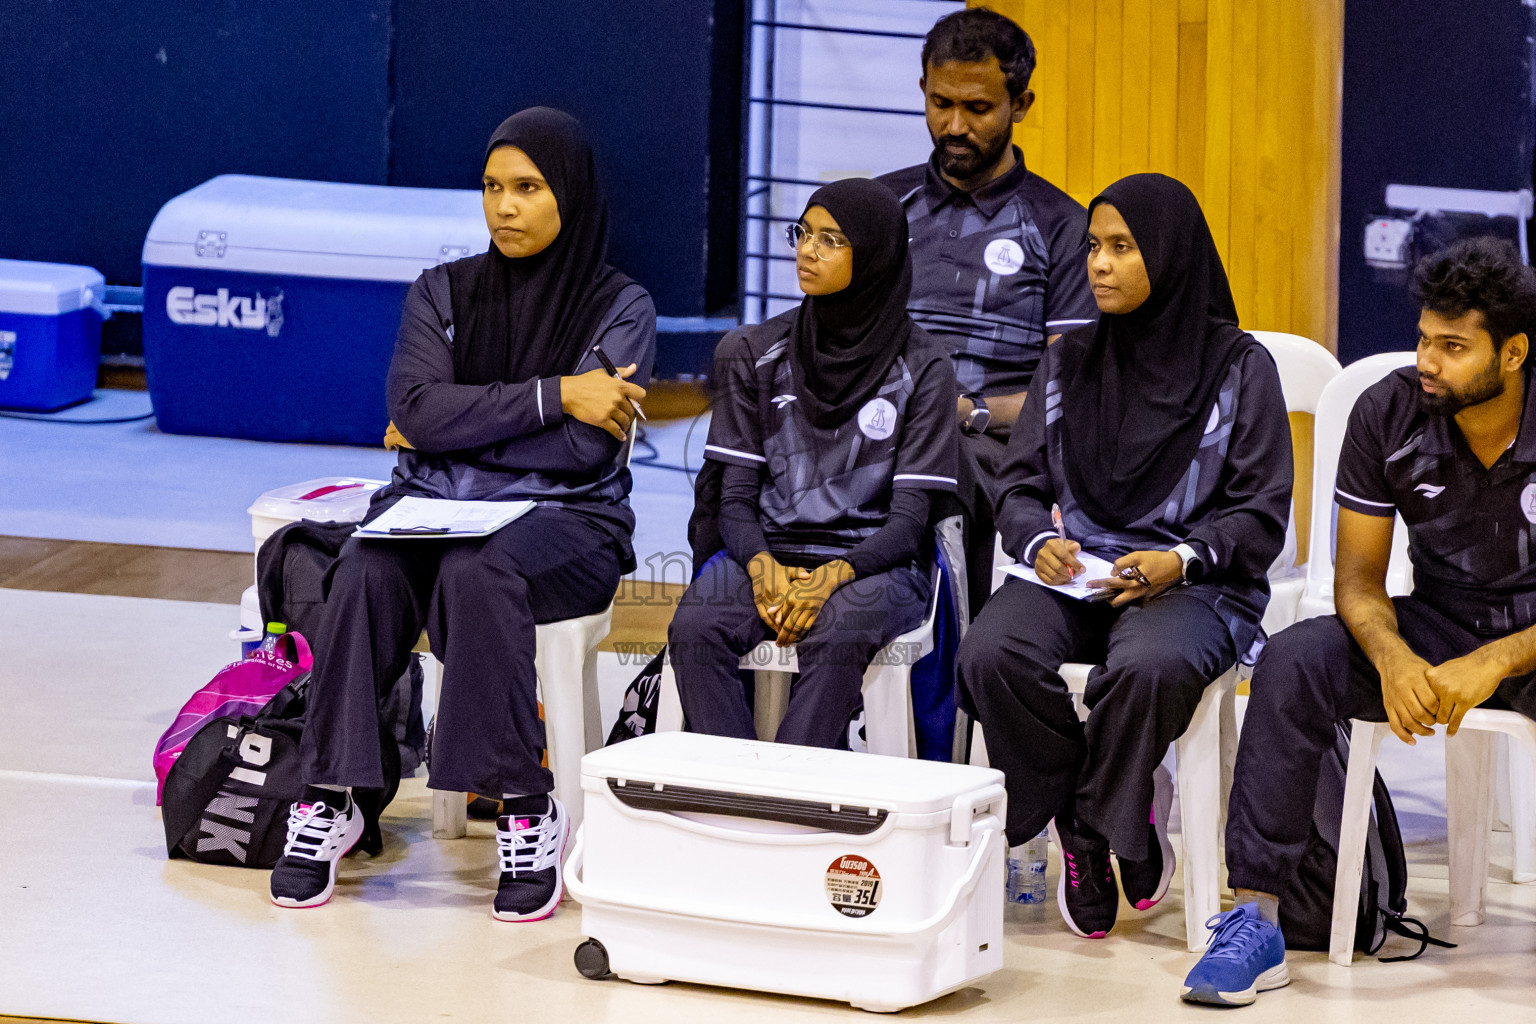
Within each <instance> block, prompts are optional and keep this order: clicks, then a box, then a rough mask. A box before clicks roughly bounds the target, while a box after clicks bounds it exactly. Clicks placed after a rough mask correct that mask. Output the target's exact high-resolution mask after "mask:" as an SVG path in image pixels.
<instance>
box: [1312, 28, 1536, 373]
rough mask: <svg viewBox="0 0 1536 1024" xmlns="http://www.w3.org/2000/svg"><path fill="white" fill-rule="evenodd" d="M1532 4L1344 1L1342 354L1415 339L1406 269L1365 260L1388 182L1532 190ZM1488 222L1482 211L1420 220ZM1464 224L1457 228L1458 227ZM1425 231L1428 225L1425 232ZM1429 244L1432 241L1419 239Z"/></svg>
mask: <svg viewBox="0 0 1536 1024" xmlns="http://www.w3.org/2000/svg"><path fill="white" fill-rule="evenodd" d="M1530 33H1531V12H1530V10H1529V9H1527V8H1526V7H1525V6H1524V5H1523V4H1522V2H1521V0H1471V2H1469V3H1444V2H1442V0H1348V2H1347V3H1345V5H1344V99H1343V125H1342V127H1343V149H1342V154H1341V157H1342V163H1341V182H1340V186H1341V187H1340V252H1339V358H1340V360H1342V361H1343V362H1346V363H1348V362H1351V361H1353V360H1355V359H1358V358H1360V357H1361V356H1363V355H1369V354H1371V353H1373V352H1389V351H1402V350H1405V349H1409V348H1412V347H1413V346H1414V344H1415V341H1416V338H1417V332H1416V328H1415V324H1416V323H1417V321H1418V308H1417V306H1415V305H1414V303H1413V302H1412V300H1411V299H1410V298H1409V296H1408V292H1407V288H1406V287H1405V281H1404V280H1403V275H1390V274H1383V273H1380V272H1377V271H1375V270H1373V269H1372V268H1370V267H1368V266H1367V265H1366V263H1365V257H1364V231H1365V225H1366V224H1367V222H1368V221H1369V220H1370V219H1371V217H1372V216H1374V215H1376V214H1379V213H1385V212H1386V210H1385V208H1384V206H1383V196H1384V193H1385V190H1386V186H1387V185H1389V184H1402V185H1436V186H1441V187H1445V188H1475V189H1490V190H1495V191H1501V192H1503V191H1513V190H1515V189H1521V188H1530V187H1531V159H1532V155H1531V154H1532V108H1531V67H1530V60H1529V52H1530V43H1529V40H1528V36H1529V35H1530ZM1426 227H1427V228H1431V229H1433V230H1434V232H1435V233H1436V234H1437V235H1438V236H1439V238H1438V240H1439V241H1443V240H1445V235H1444V233H1445V232H1451V233H1452V234H1466V233H1468V232H1480V231H1490V230H1491V231H1494V233H1500V234H1507V235H1509V236H1510V237H1511V238H1512V237H1513V233H1514V227H1513V222H1512V221H1510V220H1508V219H1504V220H1502V221H1493V222H1490V221H1487V220H1486V219H1483V218H1478V219H1477V220H1471V221H1466V222H1460V223H1458V224H1456V225H1452V224H1449V223H1442V224H1438V225H1426ZM1458 229H1459V230H1458ZM1426 233H1428V232H1426ZM1426 242H1429V243H1430V244H1433V240H1430V239H1426Z"/></svg>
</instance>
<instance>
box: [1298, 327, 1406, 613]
mask: <svg viewBox="0 0 1536 1024" xmlns="http://www.w3.org/2000/svg"><path fill="white" fill-rule="evenodd" d="M1414 358H1415V357H1414V353H1412V352H1383V353H1380V354H1379V355H1374V356H1366V357H1365V358H1364V359H1360V360H1358V361H1356V362H1353V363H1350V364H1349V365H1348V366H1346V367H1344V369H1343V371H1342V372H1340V373H1339V374H1338V375H1337V376H1336V377H1334V378H1333V380H1332V381H1330V382H1329V383H1328V385H1327V386H1326V387H1325V388H1323V393H1322V396H1321V398H1320V399H1319V402H1318V409H1317V420H1316V423H1315V424H1314V426H1313V445H1312V536H1313V543H1312V551H1311V554H1312V557H1311V558H1309V559H1308V560H1307V589H1306V596H1305V597H1304V598H1303V602H1304V609H1305V608H1306V607H1308V606H1310V607H1311V609H1312V610H1311V614H1326V613H1329V612H1331V611H1332V609H1333V558H1334V533H1335V526H1336V519H1335V516H1334V502H1333V484H1334V479H1335V477H1337V476H1338V472H1339V452H1340V451H1341V450H1342V449H1343V447H1344V431H1345V428H1347V427H1348V426H1349V414H1350V412H1351V411H1353V410H1354V408H1355V402H1356V400H1358V399H1359V397H1360V395H1361V393H1362V392H1364V391H1365V389H1366V388H1368V387H1370V386H1371V385H1372V384H1375V383H1376V382H1377V381H1379V380H1381V379H1382V378H1383V377H1385V376H1386V375H1387V374H1389V373H1391V372H1392V371H1393V370H1395V369H1397V368H1398V367H1401V366H1412V365H1413V363H1414ZM1412 585H1413V584H1412V569H1411V567H1410V566H1409V564H1408V533H1407V531H1406V530H1405V529H1404V527H1403V520H1402V517H1401V516H1399V517H1398V519H1397V522H1396V524H1395V525H1394V527H1393V530H1392V560H1391V562H1390V563H1389V564H1388V566H1387V593H1389V594H1393V595H1399V594H1406V593H1408V591H1409V590H1411V589H1412ZM1324 601H1326V607H1324V606H1323V605H1322V602H1324ZM1301 617H1305V615H1303V616H1301Z"/></svg>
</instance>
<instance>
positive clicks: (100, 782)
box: [0, 768, 155, 789]
mask: <svg viewBox="0 0 1536 1024" xmlns="http://www.w3.org/2000/svg"><path fill="white" fill-rule="evenodd" d="M0 781H12V782H36V783H44V782H57V783H63V784H64V785H66V786H111V787H113V788H114V789H154V788H155V783H153V782H145V781H144V780H142V779H107V778H102V777H101V776H100V775H68V774H65V773H63V772H28V771H20V770H17V769H12V768H0Z"/></svg>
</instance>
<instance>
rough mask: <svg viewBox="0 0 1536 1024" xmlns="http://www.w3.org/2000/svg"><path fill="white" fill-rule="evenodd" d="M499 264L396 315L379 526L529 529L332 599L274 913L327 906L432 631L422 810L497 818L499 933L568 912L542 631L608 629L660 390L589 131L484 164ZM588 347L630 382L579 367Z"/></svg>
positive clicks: (416, 543) (413, 563)
mask: <svg viewBox="0 0 1536 1024" xmlns="http://www.w3.org/2000/svg"><path fill="white" fill-rule="evenodd" d="M482 190H483V195H484V206H485V219H486V223H487V225H488V227H489V228H490V232H491V241H492V245H491V247H490V249H489V250H488V251H486V252H485V253H482V254H481V255H479V256H472V257H470V258H468V259H463V260H459V261H457V262H454V263H449V264H447V265H444V266H439V267H434V268H432V269H431V270H428V271H426V272H425V273H423V274H422V275H421V277H420V278H418V279H417V281H416V283H415V285H414V286H412V288H411V290H410V293H409V295H408V296H407V298H406V303H405V312H404V315H403V317H402V319H401V325H400V335H399V339H398V341H397V343H396V346H395V354H394V359H393V361H392V362H391V364H390V369H389V377H388V384H387V396H386V397H387V403H388V407H389V411H390V414H391V416H392V419H393V422H392V424H391V433H390V437H391V438H392V439H393V440H394V441H395V443H397V444H401V443H402V442H403V446H402V448H401V452H400V463H399V467H398V468H397V469H396V470H395V473H394V479H393V481H392V482H391V483H390V485H389V487H387V488H385V489H383V490H381V491H380V492H379V494H378V495H377V496H376V497H375V499H374V504H373V508H372V509H371V511H370V517H372V516H376V515H377V514H379V513H380V512H382V511H383V509H384V508H385V507H387V506H388V505H390V504H392V503H393V501H394V500H395V499H398V498H399V497H401V496H404V495H418V496H424V497H430V498H455V499H476V500H490V501H513V500H523V499H532V500H535V501H537V502H538V504H537V506H536V507H535V508H533V509H532V511H530V512H528V513H527V514H525V515H524V516H522V517H521V518H519V519H516V520H514V521H513V522H512V523H510V524H508V525H507V526H504V527H502V528H501V529H500V530H498V531H497V532H495V533H493V534H491V535H490V536H489V537H485V538H476V539H460V540H433V539H422V538H411V539H400V540H394V539H390V540H360V539H356V538H354V539H352V540H349V541H348V542H347V545H346V547H345V548H343V549H342V553H341V557H340V559H339V561H338V562H337V563H336V566H335V569H334V571H333V575H332V577H331V579H330V581H329V589H328V592H327V595H326V602H325V610H324V618H323V622H324V627H323V630H322V632H321V635H320V637H319V643H318V646H317V650H316V652H315V671H314V677H313V680H312V682H311V684H310V690H309V711H308V721H307V723H306V726H305V730H304V740H303V747H302V771H303V776H304V780H305V782H306V783H307V784H308V786H307V789H306V792H305V795H304V797H303V799H302V800H300V802H298V803H296V804H294V806H293V811H292V814H291V817H290V819H289V823H288V842H287V846H286V848H285V850H284V855H283V857H282V859H281V860H280V861H279V862H278V864H277V867H276V868H275V869H274V870H273V872H272V884H271V889H272V900H273V902H274V903H276V904H278V905H279V906H287V907H307V906H317V905H319V904H321V903H324V902H325V901H326V900H328V899H329V898H330V896H331V892H332V889H333V887H334V885H335V880H336V864H337V861H339V860H340V858H341V857H342V856H343V855H344V854H345V853H346V852H347V850H348V849H349V848H350V847H351V846H352V845H353V844H354V843H355V842H356V841H357V837H358V835H359V834H360V833H361V830H362V819H361V815H360V813H359V810H358V807H357V804H356V803H355V802H354V800H353V797H352V793H351V788H352V787H358V788H370V787H377V786H380V785H381V784H382V783H383V781H384V780H383V777H382V771H381V768H380V763H381V762H380V743H379V725H378V720H377V710H376V709H377V705H378V702H379V701H380V700H381V699H382V697H383V695H384V694H385V693H386V692H387V689H388V687H389V686H390V685H391V684H392V683H393V681H394V680H396V679H398V678H399V677H400V674H401V673H402V672H403V671H404V670H405V668H406V663H407V659H409V658H410V657H411V656H412V655H411V648H412V646H413V645H415V643H416V641H417V639H418V638H419V637H420V635H421V631H422V629H423V628H425V629H426V631H427V635H428V637H429V640H430V642H431V645H432V650H433V652H434V653H436V654H437V656H438V658H439V659H440V660H441V661H442V662H443V665H444V678H443V686H442V696H441V701H440V703H439V705H438V708H437V725H436V730H435V734H434V738H433V749H432V760H431V775H430V777H429V778H428V781H427V784H428V785H429V786H430V787H432V788H434V789H444V790H451V791H460V792H465V791H467V792H474V793H487V794H501V795H504V796H505V797H506V801H505V810H506V817H503V818H501V819H500V820H499V821H498V822H497V841H498V844H499V848H500V855H501V857H500V860H501V879H500V886H499V890H498V892H497V894H496V899H495V903H494V908H493V913H494V915H495V916H496V917H497V918H498V919H500V920H508V921H526V920H536V919H538V918H541V917H546V916H548V915H549V914H550V913H552V912H553V910H554V908H555V905H556V904H557V903H558V902H559V899H560V893H561V885H560V870H559V857H560V850H561V847H562V845H563V843H564V840H565V836H566V832H567V828H568V819H567V817H566V814H565V810H564V808H563V807H561V806H560V803H559V802H558V801H557V800H555V798H554V796H553V795H552V794H551V792H550V791H551V790H552V789H553V778H552V777H551V775H550V772H549V770H548V769H547V768H544V767H543V766H542V765H541V763H540V761H541V756H542V751H543V748H544V745H545V743H544V727H543V723H542V722H541V721H540V720H539V710H538V702H537V699H536V696H535V678H534V667H533V658H534V625H535V623H540V622H552V621H556V620H561V619H569V618H574V617H577V616H582V615H590V614H592V613H595V612H599V611H601V610H602V609H603V608H605V607H607V605H608V603H609V602H610V601H612V600H613V595H614V591H615V589H616V588H617V586H618V581H619V577H620V575H621V574H622V573H624V572H627V571H629V570H630V569H632V568H633V567H634V554H633V552H632V550H631V547H630V536H631V533H632V532H633V530H634V515H633V513H632V512H631V511H630V508H629V502H628V494H629V490H630V475H629V470H628V468H627V464H626V460H625V453H624V445H625V441H626V438H627V432H628V430H629V426H630V419H631V417H632V416H633V415H634V411H633V410H634V405H633V404H632V403H634V402H636V401H638V400H639V399H640V398H642V397H643V396H644V394H645V392H644V390H643V389H642V388H641V387H640V386H639V385H640V384H641V383H643V382H644V381H645V380H646V379H647V378H648V377H649V375H650V371H651V363H652V360H653V358H654V355H655V349H656V314H655V309H654V307H653V306H652V304H651V299H650V296H649V295H648V294H647V293H646V291H645V290H644V289H643V288H641V287H640V286H639V285H637V284H635V283H634V282H633V281H631V280H629V279H628V278H627V277H625V276H624V275H623V274H621V273H619V272H618V271H617V270H615V269H614V268H613V267H611V266H609V265H608V264H607V263H606V262H605V254H606V249H607V241H608V212H607V205H606V203H605V202H604V200H603V195H602V192H601V190H600V189H599V187H598V180H597V170H596V164H595V162H594V160H593V156H592V151H591V148H590V147H589V146H588V145H587V143H586V141H585V140H584V139H583V137H582V134H581V128H580V125H579V124H577V122H576V121H575V119H574V118H572V117H570V116H569V115H567V114H564V113H561V112H559V111H556V110H551V109H548V108H542V107H536V108H532V109H529V110H524V111H522V112H520V113H518V114H514V115H513V116H512V117H510V118H508V119H507V120H506V121H505V122H503V123H502V124H501V126H500V127H499V128H497V129H496V132H495V134H494V135H492V136H491V140H490V143H489V145H488V146H487V147H486V155H485V163H484V168H483V177H482ZM599 343H600V344H601V345H602V347H603V349H604V350H605V352H606V353H607V354H608V355H609V357H610V358H611V359H612V360H613V362H614V363H616V364H618V365H619V366H620V367H622V371H621V372H622V374H623V376H624V377H626V378H628V379H627V380H619V379H616V378H613V377H611V376H609V375H608V374H607V373H606V372H604V370H603V369H602V367H601V366H600V365H599V363H598V360H597V359H596V357H595V356H594V355H593V353H592V351H591V350H592V346H593V345H594V344H599Z"/></svg>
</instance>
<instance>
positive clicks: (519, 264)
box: [448, 107, 630, 384]
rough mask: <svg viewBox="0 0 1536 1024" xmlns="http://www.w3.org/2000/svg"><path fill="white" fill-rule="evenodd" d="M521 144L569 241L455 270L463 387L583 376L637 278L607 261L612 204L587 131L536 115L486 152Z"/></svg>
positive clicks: (452, 283)
mask: <svg viewBox="0 0 1536 1024" xmlns="http://www.w3.org/2000/svg"><path fill="white" fill-rule="evenodd" d="M500 146H516V147H517V148H518V149H520V150H522V151H523V152H524V153H526V154H527V155H528V159H529V160H532V161H533V163H534V166H536V167H537V168H538V169H539V173H540V174H542V175H543V176H544V180H545V181H547V182H549V187H550V189H551V190H553V192H554V194H555V202H556V203H557V204H559V208H560V233H559V234H558V235H556V236H555V240H554V241H553V242H551V243H550V244H549V247H548V248H546V249H545V250H544V251H543V252H540V253H536V254H535V255H533V256H524V257H521V258H518V259H511V258H509V257H507V256H503V255H502V253H501V250H500V249H497V248H496V245H495V243H494V242H493V243H492V244H491V247H490V249H489V250H488V251H486V252H484V253H481V254H480V255H479V256H471V257H469V258H468V259H462V260H456V261H455V262H453V263H450V264H449V265H448V291H449V296H450V298H451V300H452V303H453V323H454V337H453V379H454V383H456V384H492V383H495V382H497V381H501V382H503V383H508V384H516V383H519V382H521V381H525V380H533V379H535V378H539V377H553V376H557V375H561V374H568V373H572V372H574V371H575V369H576V366H577V364H578V363H579V362H580V361H581V358H582V354H583V353H584V351H585V350H586V348H587V346H589V345H590V344H591V343H592V336H593V335H594V334H595V333H596V332H597V327H598V324H599V323H600V322H601V321H602V319H603V317H604V316H605V315H606V314H607V313H608V311H609V309H610V308H611V307H612V305H613V302H614V300H615V299H616V298H617V297H618V293H619V291H620V290H621V289H623V288H624V287H625V286H626V285H628V284H629V283H630V280H629V278H627V277H625V276H624V275H623V274H621V273H619V272H618V271H617V270H615V269H614V268H613V267H611V266H609V265H608V264H607V263H606V262H605V261H604V260H605V257H606V256H607V252H608V204H607V203H606V202H604V200H603V194H602V191H601V190H600V189H599V188H598V181H597V164H596V162H595V161H594V160H593V158H592V148H591V147H590V146H588V145H587V142H586V139H585V138H583V136H582V133H581V125H580V124H579V123H578V122H577V120H576V119H575V118H574V117H572V116H571V115H569V114H566V113H563V112H561V111H559V110H553V109H551V108H549V107H530V108H528V109H527V110H523V111H519V112H518V113H516V114H513V115H512V116H511V117H509V118H507V119H506V120H505V121H503V122H501V126H500V127H498V128H497V129H496V132H495V134H494V135H492V136H491V141H490V142H489V143H487V145H486V147H485V157H486V160H489V159H490V157H491V151H492V150H495V149H496V148H498V147H500Z"/></svg>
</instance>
